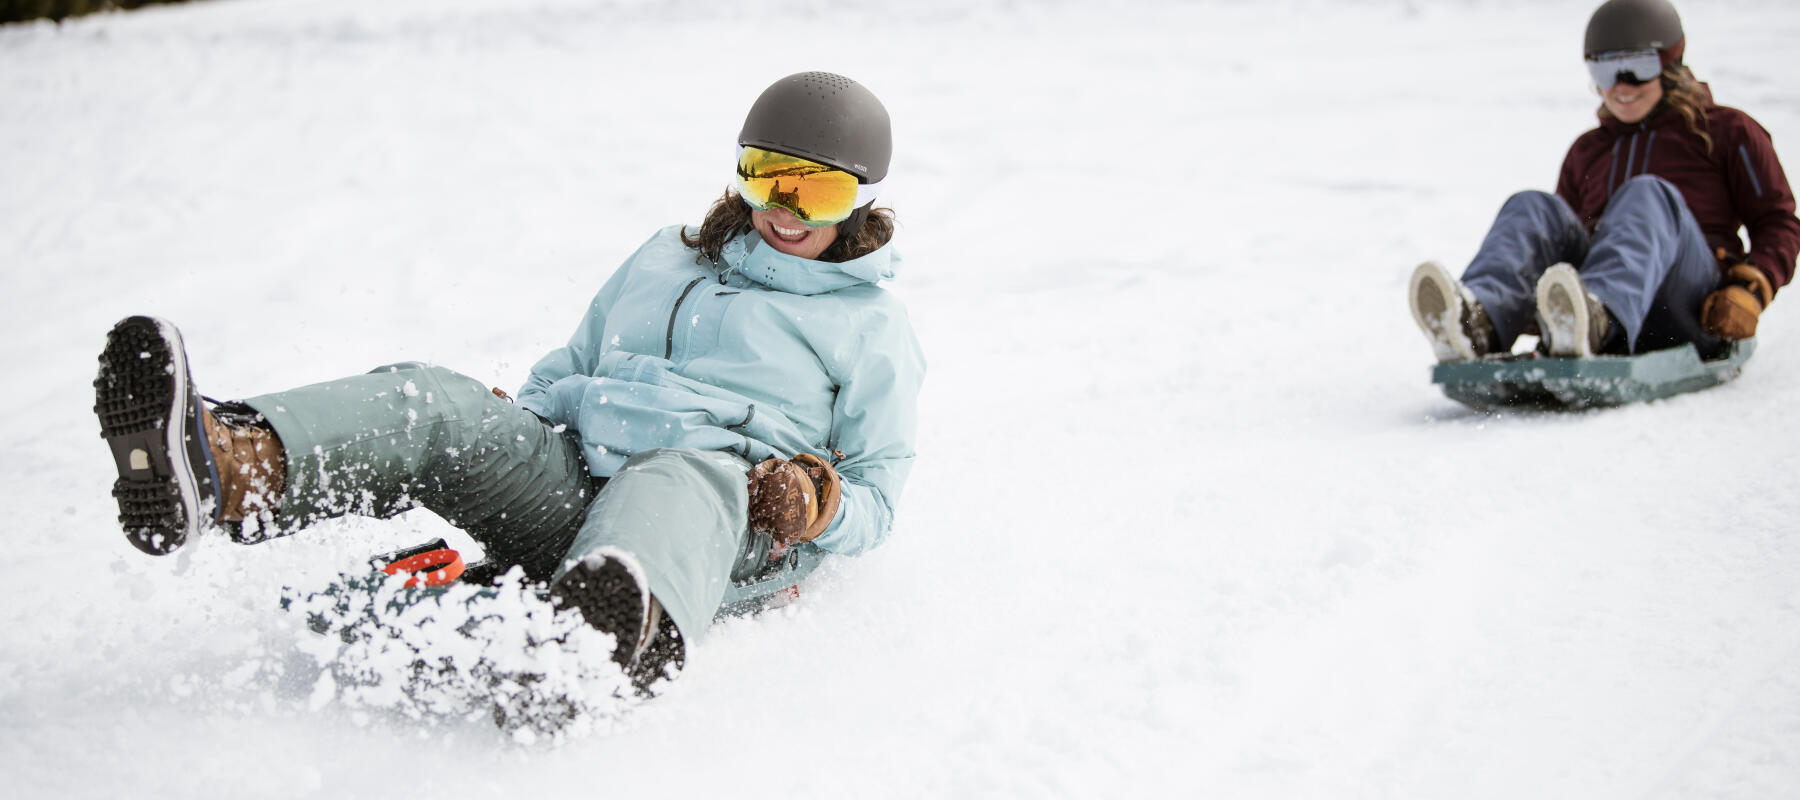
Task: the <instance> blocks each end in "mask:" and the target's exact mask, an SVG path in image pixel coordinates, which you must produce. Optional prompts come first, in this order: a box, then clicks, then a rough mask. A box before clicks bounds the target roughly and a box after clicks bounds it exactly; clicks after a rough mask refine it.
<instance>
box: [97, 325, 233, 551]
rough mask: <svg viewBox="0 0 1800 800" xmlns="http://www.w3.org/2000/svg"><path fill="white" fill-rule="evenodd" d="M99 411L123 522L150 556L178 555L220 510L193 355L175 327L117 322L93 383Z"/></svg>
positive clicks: (129, 537)
mask: <svg viewBox="0 0 1800 800" xmlns="http://www.w3.org/2000/svg"><path fill="white" fill-rule="evenodd" d="M94 398H95V399H94V414H95V415H96V416H98V417H99V418H100V435H101V437H103V438H105V439H106V443H107V445H109V446H110V447H111V448H112V454H113V462H114V465H115V466H116V467H117V468H118V472H119V479H118V480H117V481H115V482H114V483H113V491H112V495H113V498H114V499H116V500H118V502H119V525H120V526H121V527H123V528H124V529H125V538H126V539H127V540H128V541H130V542H131V544H132V546H134V547H136V548H137V549H139V550H142V551H144V552H145V553H149V554H150V555H166V554H168V553H171V552H173V551H174V550H175V549H176V548H178V547H180V546H181V545H182V544H183V543H185V542H186V541H187V540H188V537H190V536H193V535H195V534H197V533H199V531H200V529H201V526H202V525H203V521H204V520H207V519H208V518H210V516H211V510H212V508H213V507H215V506H216V505H217V499H216V498H217V492H216V491H215V489H214V487H216V486H218V476H217V475H216V474H214V467H213V465H212V458H211V455H210V454H209V453H208V452H207V447H206V438H205V434H204V427H203V426H202V425H201V422H200V413H201V406H200V396H199V393H197V392H196V391H194V387H193V382H192V380H190V378H189V375H188V368H187V354H186V352H185V350H184V348H183V346H182V342H181V334H180V332H178V331H176V330H175V326H173V325H170V324H168V323H166V322H163V321H161V320H158V319H154V318H151V317H128V318H126V319H124V320H120V322H119V324H117V325H114V326H113V329H112V331H111V332H110V333H108V334H107V337H106V349H105V350H103V351H102V352H101V353H100V374H99V377H96V378H95V379H94Z"/></svg>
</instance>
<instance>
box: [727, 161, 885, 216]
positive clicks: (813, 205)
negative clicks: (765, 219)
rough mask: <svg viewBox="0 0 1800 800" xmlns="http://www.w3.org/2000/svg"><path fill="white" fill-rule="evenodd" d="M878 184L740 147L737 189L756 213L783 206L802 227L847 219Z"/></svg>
mask: <svg viewBox="0 0 1800 800" xmlns="http://www.w3.org/2000/svg"><path fill="white" fill-rule="evenodd" d="M880 189H881V183H880V182H879V181H878V182H875V183H863V182H861V181H859V180H857V178H856V176H855V175H852V174H850V173H848V172H845V171H843V170H841V169H838V168H837V167H828V166H826V165H824V164H820V163H818V162H816V161H808V160H806V159H804V158H799V157H797V156H790V155H788V154H786V153H777V152H775V151H773V150H764V149H762V148H760V147H750V146H748V145H741V146H739V147H738V164H737V190H738V194H739V195H742V196H743V198H744V202H746V203H749V204H750V207H751V208H754V209H756V210H758V211H768V210H770V209H773V208H785V209H787V210H788V211H789V212H791V213H792V214H793V215H794V216H795V217H798V218H799V219H800V222H801V224H803V225H805V226H807V227H809V228H824V227H828V226H831V225H836V224H838V223H840V222H843V221H844V220H846V219H849V218H850V215H851V213H853V212H855V211H856V210H857V209H858V208H861V207H863V206H865V205H868V204H869V203H872V202H875V195H876V193H877V192H878V191H879V190H880Z"/></svg>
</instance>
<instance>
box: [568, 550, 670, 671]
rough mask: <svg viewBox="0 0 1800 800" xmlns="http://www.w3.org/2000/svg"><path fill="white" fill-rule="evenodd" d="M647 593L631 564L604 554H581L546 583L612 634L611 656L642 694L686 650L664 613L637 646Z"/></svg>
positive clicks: (588, 622) (596, 624) (598, 627)
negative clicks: (593, 558)
mask: <svg viewBox="0 0 1800 800" xmlns="http://www.w3.org/2000/svg"><path fill="white" fill-rule="evenodd" d="M648 597H649V594H648V593H647V592H644V591H642V589H641V588H640V587H639V585H638V581H637V577H636V576H635V575H633V574H632V573H631V570H630V569H629V568H628V567H626V566H625V564H624V563H622V562H620V561H619V560H617V559H614V558H610V557H608V558H606V559H604V560H603V561H601V562H600V563H598V564H595V563H592V562H589V561H586V560H583V561H582V562H581V563H578V564H576V565H575V566H573V567H571V568H569V571H568V572H567V573H564V574H563V576H562V577H561V578H560V579H558V580H557V581H556V584H555V585H553V586H551V587H550V601H551V602H552V603H555V604H556V605H558V606H560V607H563V608H575V609H579V610H580V611H581V617H582V619H584V620H586V621H587V624H588V625H591V626H593V627H594V628H597V629H599V630H601V631H604V632H606V633H610V634H612V635H613V639H614V640H615V642H616V643H615V645H614V647H613V654H612V660H613V662H614V663H616V664H618V665H619V666H620V667H621V668H623V669H624V670H625V674H626V676H627V677H629V678H630V679H631V683H632V686H633V687H634V688H636V689H637V691H638V692H639V693H640V694H643V695H645V696H649V695H650V694H651V691H650V686H651V684H653V683H655V682H656V681H658V680H660V679H662V678H664V677H665V675H664V672H665V668H666V667H668V666H669V665H670V664H673V665H674V667H675V669H676V670H680V668H681V666H682V664H683V662H684V661H685V656H686V653H685V650H686V648H685V647H683V645H682V641H681V633H680V632H679V630H678V629H677V628H676V627H675V624H674V622H673V621H672V620H671V619H670V618H669V615H668V614H667V613H663V614H662V615H661V619H659V620H658V622H657V626H656V630H653V631H651V633H650V636H651V639H650V642H649V643H648V644H646V645H644V646H643V647H641V648H640V646H639V644H640V643H639V639H640V638H641V637H642V635H643V630H644V617H645V615H646V614H647V613H649V611H648V609H646V608H645V602H646V599H647V598H648Z"/></svg>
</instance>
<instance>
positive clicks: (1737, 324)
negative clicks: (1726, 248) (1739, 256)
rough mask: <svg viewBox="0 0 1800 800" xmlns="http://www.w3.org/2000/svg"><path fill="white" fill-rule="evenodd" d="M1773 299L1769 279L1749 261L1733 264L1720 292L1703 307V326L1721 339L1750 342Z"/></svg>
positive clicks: (1726, 272) (1701, 313)
mask: <svg viewBox="0 0 1800 800" xmlns="http://www.w3.org/2000/svg"><path fill="white" fill-rule="evenodd" d="M1773 299H1775V287H1774V286H1773V285H1771V284H1770V283H1769V276H1767V275H1764V274H1763V271H1762V270H1760V269H1757V268H1756V267H1755V266H1753V265H1751V264H1749V263H1747V262H1745V263H1738V264H1733V265H1732V266H1731V269H1728V270H1726V271H1725V280H1724V282H1723V283H1722V284H1721V285H1720V286H1719V288H1718V290H1717V291H1714V292H1713V293H1712V294H1709V295H1707V296H1706V302H1704V303H1702V304H1701V305H1700V324H1702V325H1705V326H1706V329H1707V330H1708V331H1711V332H1712V333H1713V335H1715V336H1719V337H1721V338H1725V339H1748V338H1750V337H1752V336H1755V335H1756V318H1757V317H1758V316H1760V315H1761V314H1762V311H1763V309H1765V308H1768V307H1769V301H1770V300H1773Z"/></svg>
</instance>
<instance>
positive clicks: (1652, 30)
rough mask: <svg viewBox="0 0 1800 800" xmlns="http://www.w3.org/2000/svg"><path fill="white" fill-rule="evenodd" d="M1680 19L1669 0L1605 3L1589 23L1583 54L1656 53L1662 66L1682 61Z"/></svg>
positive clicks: (1607, 1)
mask: <svg viewBox="0 0 1800 800" xmlns="http://www.w3.org/2000/svg"><path fill="white" fill-rule="evenodd" d="M1685 45H1686V43H1685V41H1684V36H1683V34H1682V31H1681V17H1680V16H1679V15H1677V14H1676V13H1675V6H1673V5H1671V4H1670V3H1669V0H1606V2H1605V3H1603V4H1601V6H1600V7H1599V8H1598V9H1595V11H1594V16H1593V17H1592V18H1590V19H1589V20H1588V26H1587V41H1586V43H1585V44H1584V46H1583V48H1582V54H1583V55H1587V56H1592V55H1595V54H1598V53H1611V52H1615V51H1618V50H1655V51H1657V52H1658V53H1661V54H1663V63H1664V64H1665V65H1667V64H1670V63H1675V62H1679V61H1681V51H1682V50H1685V49H1686V47H1685Z"/></svg>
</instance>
